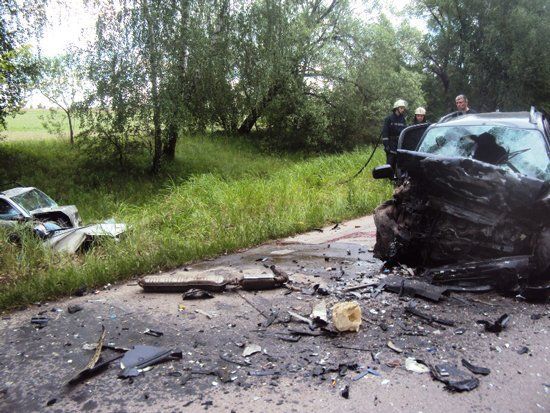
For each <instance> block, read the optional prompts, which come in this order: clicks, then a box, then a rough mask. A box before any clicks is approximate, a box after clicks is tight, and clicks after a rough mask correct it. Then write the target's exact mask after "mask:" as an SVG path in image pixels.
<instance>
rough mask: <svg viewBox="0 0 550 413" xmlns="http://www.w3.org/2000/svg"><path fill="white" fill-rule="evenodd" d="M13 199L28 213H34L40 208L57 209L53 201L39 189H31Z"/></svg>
mask: <svg viewBox="0 0 550 413" xmlns="http://www.w3.org/2000/svg"><path fill="white" fill-rule="evenodd" d="M11 199H12V200H13V201H14V202H16V203H17V205H21V206H22V207H23V208H25V209H26V210H27V211H34V210H35V209H39V208H48V207H53V208H55V207H57V204H56V203H55V201H54V200H53V199H51V198H50V197H49V196H48V195H46V194H45V193H44V192H42V191H39V190H38V189H31V190H30V191H27V192H25V193H23V194H19V195H17V196H14V197H12V198H11Z"/></svg>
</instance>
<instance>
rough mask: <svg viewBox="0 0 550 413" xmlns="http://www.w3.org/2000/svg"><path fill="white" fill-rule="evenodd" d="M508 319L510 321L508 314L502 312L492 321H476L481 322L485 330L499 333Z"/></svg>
mask: <svg viewBox="0 0 550 413" xmlns="http://www.w3.org/2000/svg"><path fill="white" fill-rule="evenodd" d="M508 321H510V316H509V315H508V314H503V315H501V316H500V317H499V318H498V320H497V321H495V322H494V323H491V322H489V321H487V320H477V321H476V323H478V324H483V325H484V326H485V331H488V332H490V333H500V332H501V331H502V330H504V329H505V328H506V326H507V325H508Z"/></svg>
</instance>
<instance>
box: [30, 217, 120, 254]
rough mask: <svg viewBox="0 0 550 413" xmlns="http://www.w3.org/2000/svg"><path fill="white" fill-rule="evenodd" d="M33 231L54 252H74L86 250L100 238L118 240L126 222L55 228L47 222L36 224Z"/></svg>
mask: <svg viewBox="0 0 550 413" xmlns="http://www.w3.org/2000/svg"><path fill="white" fill-rule="evenodd" d="M35 231H37V232H38V233H39V234H40V236H41V237H42V238H43V239H44V244H45V245H47V246H48V247H50V248H51V249H52V250H54V251H55V252H65V253H69V254H74V253H76V252H77V251H79V250H86V249H87V248H88V247H89V246H90V245H91V244H92V243H93V242H95V241H97V240H100V239H102V238H112V239H115V240H118V239H119V237H120V235H121V234H122V233H124V232H126V224H117V223H114V222H110V221H106V222H103V223H101V224H93V225H87V226H84V227H76V228H60V227H57V228H55V227H54V225H53V224H52V223H49V222H48V223H45V224H38V225H37V227H35Z"/></svg>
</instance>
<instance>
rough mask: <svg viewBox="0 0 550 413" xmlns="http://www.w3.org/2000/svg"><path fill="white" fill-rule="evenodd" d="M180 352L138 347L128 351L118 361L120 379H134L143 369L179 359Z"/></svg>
mask: <svg viewBox="0 0 550 413" xmlns="http://www.w3.org/2000/svg"><path fill="white" fill-rule="evenodd" d="M181 358H182V353H181V350H174V349H169V348H164V347H153V346H143V345H138V346H134V348H133V349H132V350H130V351H128V352H127V353H126V354H124V356H123V357H122V360H120V368H121V369H122V372H121V373H120V375H119V376H120V377H121V378H128V377H135V376H137V375H139V374H140V373H141V372H142V371H143V370H144V369H145V368H147V367H150V366H152V365H154V364H158V363H161V362H163V361H166V360H175V359H181Z"/></svg>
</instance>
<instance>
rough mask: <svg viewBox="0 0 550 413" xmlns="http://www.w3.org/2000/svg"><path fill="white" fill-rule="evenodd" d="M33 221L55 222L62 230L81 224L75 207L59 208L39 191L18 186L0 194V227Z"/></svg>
mask: <svg viewBox="0 0 550 413" xmlns="http://www.w3.org/2000/svg"><path fill="white" fill-rule="evenodd" d="M33 220H36V221H41V222H46V221H51V222H55V223H57V224H58V225H59V226H60V227H63V228H74V227H78V226H80V225H81V224H82V220H81V219H80V215H79V213H78V209H77V208H76V206H74V205H66V206H59V205H58V204H57V203H56V202H55V201H54V200H53V199H51V198H50V197H49V196H48V195H46V194H45V193H44V192H42V191H40V190H39V189H36V188H33V187H21V186H20V187H15V188H12V189H8V190H6V191H3V192H0V225H5V226H7V225H11V224H13V223H14V222H24V221H33Z"/></svg>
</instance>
